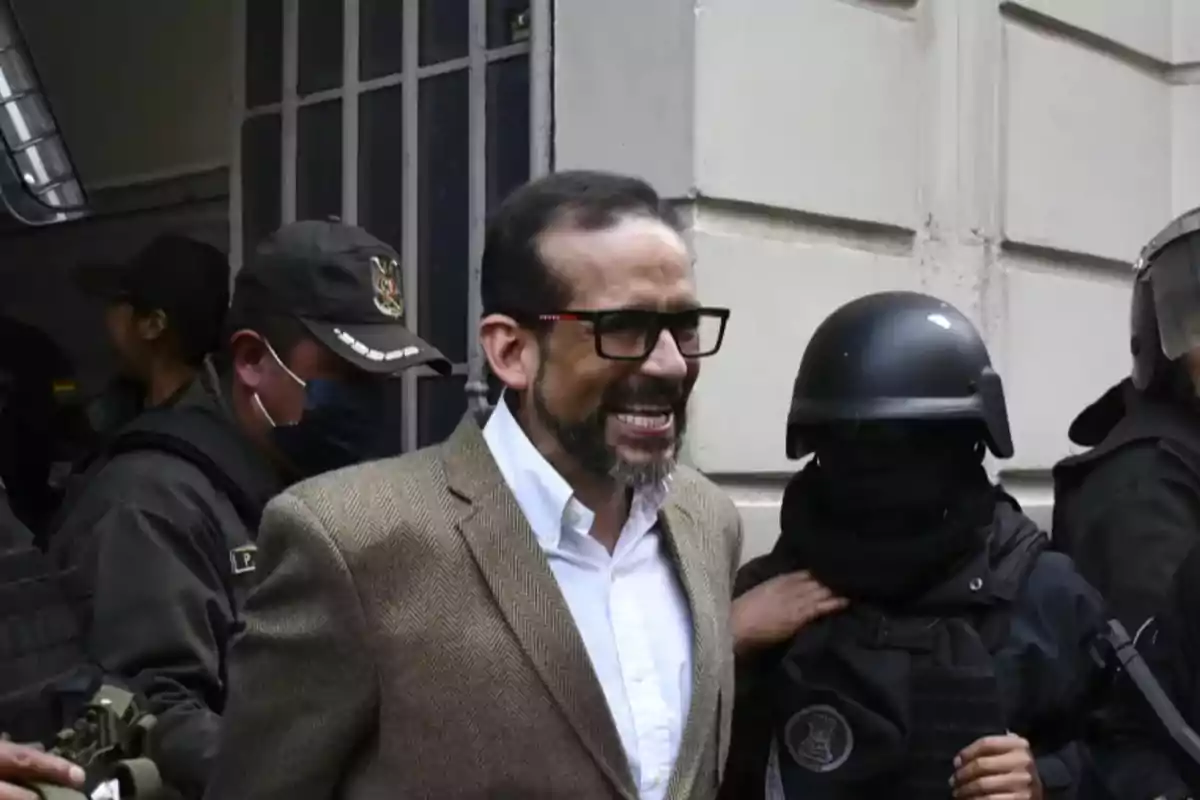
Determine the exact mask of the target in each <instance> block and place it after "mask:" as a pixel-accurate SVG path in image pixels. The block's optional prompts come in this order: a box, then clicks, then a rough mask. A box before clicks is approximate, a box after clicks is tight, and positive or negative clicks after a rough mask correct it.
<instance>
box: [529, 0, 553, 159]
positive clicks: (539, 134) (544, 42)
mask: <svg viewBox="0 0 1200 800" xmlns="http://www.w3.org/2000/svg"><path fill="white" fill-rule="evenodd" d="M530 11H531V12H532V13H533V31H532V35H531V43H532V49H531V50H530V52H529V172H530V173H531V174H530V177H531V178H536V177H538V176H539V175H545V174H546V173H547V172H549V171H550V169H551V168H552V167H553V165H554V20H553V14H554V2H553V0H532V4H531V6H530Z"/></svg>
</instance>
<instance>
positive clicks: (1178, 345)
mask: <svg viewBox="0 0 1200 800" xmlns="http://www.w3.org/2000/svg"><path fill="white" fill-rule="evenodd" d="M1133 269H1134V278H1133V298H1132V300H1131V303H1130V305H1131V309H1130V315H1129V316H1130V325H1129V327H1130V331H1129V348H1130V351H1131V352H1132V354H1133V374H1132V376H1131V377H1132V378H1133V385H1134V386H1136V387H1137V388H1138V389H1142V390H1145V389H1148V388H1150V386H1151V385H1153V384H1154V383H1155V382H1157V381H1159V380H1160V379H1162V378H1163V377H1164V376H1165V375H1166V374H1167V371H1168V369H1169V367H1170V365H1171V362H1172V361H1174V360H1176V359H1177V358H1179V357H1180V356H1182V355H1183V354H1184V353H1186V352H1187V351H1188V350H1191V349H1193V348H1196V347H1200V208H1193V209H1192V210H1191V211H1188V212H1187V213H1186V214H1182V215H1180V216H1179V217H1176V218H1175V219H1173V220H1171V222H1170V224H1168V225H1167V227H1165V228H1163V229H1162V230H1161V231H1159V232H1158V235H1156V236H1155V237H1154V238H1153V239H1151V240H1150V241H1149V242H1148V243H1147V244H1146V246H1145V247H1143V248H1142V252H1141V253H1140V254H1139V255H1138V260H1137V261H1136V262H1135V263H1134V265H1133Z"/></svg>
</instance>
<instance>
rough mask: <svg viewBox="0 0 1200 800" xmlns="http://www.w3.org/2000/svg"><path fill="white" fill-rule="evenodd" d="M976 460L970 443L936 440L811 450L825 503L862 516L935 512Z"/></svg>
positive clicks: (956, 489) (971, 470) (971, 471)
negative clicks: (822, 479)
mask: <svg viewBox="0 0 1200 800" xmlns="http://www.w3.org/2000/svg"><path fill="white" fill-rule="evenodd" d="M981 459H982V455H981V453H979V452H978V448H977V447H974V446H973V445H970V444H962V443H958V442H955V443H954V444H953V446H947V443H939V442H938V441H937V440H936V439H931V440H929V441H928V442H922V443H920V445H919V446H918V445H908V446H901V447H897V446H894V445H892V446H880V445H875V444H864V443H856V444H849V443H839V445H837V446H833V447H829V448H827V449H824V450H823V451H822V450H818V452H817V461H818V463H820V465H821V472H822V473H823V474H824V476H825V485H826V487H827V495H828V498H829V500H830V501H831V502H832V503H833V504H834V505H835V506H837V507H839V508H841V509H843V510H845V511H847V512H854V513H857V514H867V515H871V514H887V513H902V514H903V513H928V514H936V513H940V512H942V511H944V510H945V508H946V506H947V505H949V504H951V503H952V502H953V499H954V497H955V496H956V495H957V494H958V492H959V490H960V487H961V485H962V481H963V480H964V478H965V477H968V476H974V474H975V471H976V470H977V469H978V465H979V463H980V461H981Z"/></svg>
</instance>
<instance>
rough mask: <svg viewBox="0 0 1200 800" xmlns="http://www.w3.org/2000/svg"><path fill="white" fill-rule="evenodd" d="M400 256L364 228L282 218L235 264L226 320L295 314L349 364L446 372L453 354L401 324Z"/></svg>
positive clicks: (249, 322) (383, 370) (239, 322)
mask: <svg viewBox="0 0 1200 800" xmlns="http://www.w3.org/2000/svg"><path fill="white" fill-rule="evenodd" d="M402 283H403V281H402V277H401V274H400V257H399V256H398V255H397V254H396V251H395V250H394V249H392V248H391V247H390V246H388V245H387V244H385V243H384V242H381V241H380V240H379V239H376V238H375V237H374V236H372V235H371V234H369V233H367V232H366V231H365V230H363V229H362V228H357V227H354V226H352V225H344V224H342V223H340V222H334V221H320V220H305V221H302V222H293V223H290V224H288V225H284V226H283V227H282V228H280V229H279V230H277V231H275V233H273V234H271V235H270V236H269V237H267V238H266V239H265V240H264V241H263V242H262V243H261V244H260V245H259V246H258V248H257V250H255V252H254V255H253V256H252V257H251V259H250V261H249V263H247V264H246V265H244V266H243V267H242V269H241V271H239V272H238V276H237V281H236V283H235V284H234V289H233V304H232V308H231V311H230V321H231V324H232V325H233V326H234V327H241V328H251V329H253V327H254V320H255V318H256V317H259V316H261V315H263V314H278V315H284V316H289V317H293V318H295V319H297V320H299V321H300V322H301V323H302V324H303V325H304V327H305V328H307V329H308V331H309V332H310V333H311V334H312V335H313V336H314V337H316V339H317V340H318V341H320V342H321V343H322V344H324V345H325V346H326V347H328V348H329V349H330V350H332V351H333V352H334V353H336V354H337V355H339V356H341V357H342V358H343V359H345V360H346V361H348V362H349V363H350V364H352V365H353V366H355V367H357V368H359V369H361V370H363V371H365V372H371V373H377V374H387V375H390V374H394V373H397V372H400V371H401V370H405V369H408V368H409V367H415V366H418V365H421V364H427V365H428V366H430V367H431V368H433V369H435V370H437V371H438V372H439V373H441V374H442V375H449V374H450V361H449V360H448V359H447V358H446V357H445V356H444V355H442V354H441V353H440V352H439V351H438V350H437V348H435V347H434V346H433V345H431V344H429V343H428V342H426V341H425V340H424V339H422V338H421V337H419V336H417V335H416V334H415V333H413V332H412V331H410V330H409V329H408V328H406V327H405V326H404V311H405V305H404V298H403V294H402V291H403V287H402Z"/></svg>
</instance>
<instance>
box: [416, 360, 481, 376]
mask: <svg viewBox="0 0 1200 800" xmlns="http://www.w3.org/2000/svg"><path fill="white" fill-rule="evenodd" d="M409 372H411V373H412V374H413V375H416V376H417V377H418V378H440V377H442V373H440V372H438V371H437V370H435V369H433V368H432V367H427V366H425V365H424V364H422V365H421V366H419V367H412V368H410V369H407V370H405V372H404V374H407V373H409ZM469 372H470V368H469V367H468V366H467V365H466V364H463V363H458V364H451V365H450V374H451V375H452V376H454V377H457V378H461V377H464V376H466V375H468V374H469Z"/></svg>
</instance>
